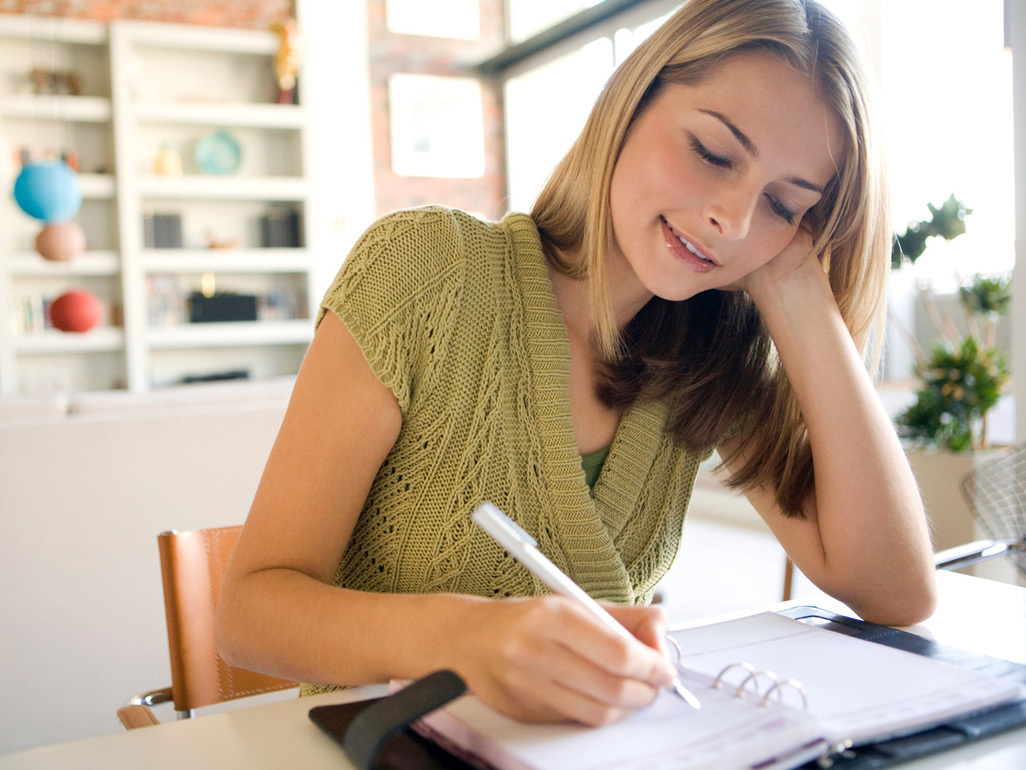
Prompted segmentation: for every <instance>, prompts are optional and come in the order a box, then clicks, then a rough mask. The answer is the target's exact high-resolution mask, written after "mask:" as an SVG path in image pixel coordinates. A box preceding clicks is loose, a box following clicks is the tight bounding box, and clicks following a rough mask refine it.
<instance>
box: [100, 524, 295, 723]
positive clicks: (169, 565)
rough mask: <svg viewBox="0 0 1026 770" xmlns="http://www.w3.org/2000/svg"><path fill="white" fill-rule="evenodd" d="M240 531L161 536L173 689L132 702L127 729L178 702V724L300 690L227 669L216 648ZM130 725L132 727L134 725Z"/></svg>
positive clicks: (123, 716) (221, 529)
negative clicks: (248, 700)
mask: <svg viewBox="0 0 1026 770" xmlns="http://www.w3.org/2000/svg"><path fill="white" fill-rule="evenodd" d="M241 531H242V527H241V526H235V527H218V528H212V529H197V530H189V531H183V532H178V531H169V532H162V533H160V534H159V535H158V536H157V545H158V548H159V551H160V572H161V579H162V581H163V586H164V613H165V618H166V621H167V638H168V652H169V656H170V662H171V686H170V687H163V688H161V689H159V690H149V691H147V692H143V693H139V694H138V695H134V696H133V697H131V698H130V699H129V700H128V702H127V703H126V706H125V708H124V709H122V711H126V712H127V713H125V714H122V713H121V712H119V714H118V716H119V718H121V721H122V723H123V724H124V725H125V726H126V727H136V726H142V725H145V724H154V723H156V719H155V718H153V716H152V712H150V714H149V716H146V714H145V712H144V711H142V710H146V711H148V709H149V707H150V706H154V705H157V704H159V703H167V702H173V703H174V708H175V713H176V714H177V716H178V718H179V719H188V718H191V717H192V716H194V714H195V710H196V709H197V708H202V707H203V706H209V705H213V704H215V703H223V702H225V701H230V700H235V699H236V698H242V697H246V696H250V695H257V694H260V693H269V692H275V691H277V690H285V689H290V688H293V687H296V686H297V683H296V682H291V681H288V680H286V679H279V678H277V677H272V676H268V675H266V674H258V673H256V672H253V671H248V670H246V669H243V668H239V667H237V666H231V665H229V664H228V663H226V662H225V661H224V660H223V659H222V658H221V655H220V654H219V653H218V651H217V646H216V644H215V643H214V609H215V607H216V605H217V599H218V596H219V595H220V592H221V581H222V579H223V577H224V573H225V571H226V570H227V568H228V561H229V559H230V558H231V554H232V551H234V550H235V543H236V541H237V540H238V537H239V533H240V532H241ZM130 723H131V724H130Z"/></svg>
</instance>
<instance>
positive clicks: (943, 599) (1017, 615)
mask: <svg viewBox="0 0 1026 770" xmlns="http://www.w3.org/2000/svg"><path fill="white" fill-rule="evenodd" d="M937 577H938V581H939V583H940V588H941V592H940V604H939V606H938V610H937V612H936V614H935V615H934V617H933V618H931V619H930V621H929V622H927V623H924V624H922V625H920V626H916V627H915V628H912V629H910V630H912V631H914V632H916V633H919V634H921V635H923V636H929V637H932V638H935V639H936V640H937V641H940V642H944V643H946V644H951V645H956V646H959V647H963V648H965V649H969V650H973V651H976V652H981V653H986V654H988V655H995V656H999V657H1003V658H1007V659H1009V660H1013V661H1016V662H1018V663H1023V664H1026V589H1024V588H1019V587H1017V586H1011V585H1008V584H1004V583H997V582H994V581H988V580H982V579H980V578H973V577H968V576H965V575H958V574H954V573H940V574H938V576H937ZM824 604H826V602H824ZM833 604H834V606H832V607H830V609H839V608H838V607H837V606H836V603H833ZM996 620H1000V623H996V622H995V621H996ZM385 690H386V688H385V686H383V685H382V686H374V687H361V688H358V689H357V690H353V691H349V692H342V693H328V694H325V695H318V696H314V697H311V698H303V699H297V700H289V701H283V702H279V703H272V704H269V705H263V706H255V707H253V708H244V709H240V710H237V711H232V712H228V713H223V714H210V715H206V716H202V717H199V718H197V719H192V720H187V721H182V722H169V723H167V724H164V725H161V726H159V727H148V728H142V729H138V730H133V731H130V732H126V733H124V734H115V735H105V736H102V737H98V738H90V739H87V740H82V741H72V742H69V743H62V744H57V745H55V746H44V747H41V748H36V749H30V750H29V751H25V752H22V753H19V754H10V755H7V756H0V770H15V769H17V770H30V769H31V770H57V768H61V769H62V770H63V769H64V768H76V769H77V770H93V769H94V768H95V770H119V769H120V768H139V767H145V768H155V769H162V768H167V770H172V769H173V770H180V768H194V769H195V770H226V769H228V768H240V770H262V768H267V769H268V770H270V769H271V768H275V769H277V768H287V767H302V768H305V770H315V769H316V768H331V770H338V769H339V768H348V767H351V765H349V763H348V762H347V761H346V759H345V756H344V755H343V754H342V750H341V749H340V748H339V746H338V745H337V744H336V743H335V742H334V741H332V740H331V739H330V738H328V737H327V736H326V735H324V734H323V733H322V732H321V731H320V730H319V729H318V728H317V727H316V726H315V725H314V724H313V723H312V722H311V721H310V720H309V718H308V717H307V712H308V711H309V710H310V708H311V707H313V706H318V705H324V704H328V703H339V702H342V701H346V700H357V699H359V698H369V697H376V696H378V695H381V694H384V692H385ZM902 767H904V768H915V770H938V769H939V768H947V769H948V770H954V769H956V768H957V770H1011V768H1019V769H1021V768H1024V767H1026V728H1021V729H1019V730H1015V731H1013V732H1010V733H1005V734H1004V735H1000V736H997V737H995V738H991V739H989V740H986V741H981V742H979V743H976V744H973V745H970V746H966V747H963V748H961V749H958V750H955V751H951V752H947V753H944V754H938V755H935V756H933V757H928V758H927V759H924V760H920V761H918V762H913V763H909V764H906V765H903V766H902Z"/></svg>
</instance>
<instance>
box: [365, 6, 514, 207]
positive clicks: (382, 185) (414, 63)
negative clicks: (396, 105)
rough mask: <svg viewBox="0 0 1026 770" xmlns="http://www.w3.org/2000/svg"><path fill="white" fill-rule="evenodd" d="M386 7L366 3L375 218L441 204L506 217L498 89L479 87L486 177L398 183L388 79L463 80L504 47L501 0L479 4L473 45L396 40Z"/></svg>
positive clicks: (429, 39)
mask: <svg viewBox="0 0 1026 770" xmlns="http://www.w3.org/2000/svg"><path fill="white" fill-rule="evenodd" d="M385 10H386V9H385V0H367V16H368V31H367V34H368V37H367V40H368V44H367V45H368V50H369V51H370V60H369V61H370V83H371V120H372V130H373V137H374V139H373V141H374V186H375V191H376V201H377V213H378V215H382V214H386V213H388V212H390V211H394V210H395V209H399V208H406V207H409V206H421V205H424V204H427V203H440V204H442V205H445V206H452V207H454V208H460V209H464V210H466V211H471V212H478V213H481V214H484V215H485V216H487V217H490V218H500V217H501V216H502V215H503V213H505V198H506V172H505V150H504V145H505V138H504V134H503V113H502V97H501V89H500V88H499V87H498V86H497V85H496V84H494V83H487V82H486V83H484V84H483V86H484V87H483V91H484V93H483V101H484V116H483V119H484V129H485V131H484V134H485V174H484V176H483V177H481V178H480V179H435V178H423V177H409V176H398V175H396V174H395V173H393V171H392V158H391V148H390V132H389V109H388V76H389V75H390V74H391V73H393V72H409V73H416V74H428V75H453V76H459V75H465V74H466V70H467V68H468V67H471V66H473V65H474V64H477V63H478V62H480V61H482V60H484V59H486V58H488V56H490V55H492V54H494V53H495V52H496V51H498V50H499V49H500V48H501V47H502V46H503V44H504V30H505V21H504V18H505V16H504V11H503V0H480V16H481V36H480V38H479V39H477V40H453V39H446V38H433V37H419V36H413V35H397V34H392V33H390V32H389V31H388V29H387V26H386V18H385Z"/></svg>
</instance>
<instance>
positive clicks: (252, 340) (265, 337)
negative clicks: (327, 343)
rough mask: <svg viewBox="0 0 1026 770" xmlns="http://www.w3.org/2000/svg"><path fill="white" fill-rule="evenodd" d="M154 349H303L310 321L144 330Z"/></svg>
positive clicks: (241, 322)
mask: <svg viewBox="0 0 1026 770" xmlns="http://www.w3.org/2000/svg"><path fill="white" fill-rule="evenodd" d="M146 333H147V338H148V341H149V345H150V347H151V348H153V349H161V350H170V349H175V348H204V347H207V348H216V347H234V346H236V345H299V344H302V345H305V344H307V343H309V342H310V340H311V339H312V338H313V321H312V320H309V319H306V318H303V319H299V320H295V321H238V322H234V323H209V324H182V325H180V326H168V327H164V328H150V329H148V330H147V332H146Z"/></svg>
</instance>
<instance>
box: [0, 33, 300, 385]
mask: <svg viewBox="0 0 1026 770" xmlns="http://www.w3.org/2000/svg"><path fill="white" fill-rule="evenodd" d="M277 48H278V38H277V37H276V36H275V35H274V34H272V33H270V32H263V31H253V30H227V29H213V28H203V27H195V26H189V25H175V24H162V23H155V22H142V21H115V22H112V23H111V24H110V25H105V24H100V23H92V22H87V21H77V20H67V19H63V20H61V19H56V20H55V19H48V18H38V17H31V16H25V15H11V14H0V185H2V186H3V188H4V189H5V190H8V191H9V190H11V189H12V187H13V183H14V179H15V178H16V176H17V172H18V162H17V150H18V148H19V147H22V146H26V145H27V144H28V143H30V142H31V141H33V140H34V139H35V138H36V137H47V136H52V137H54V141H57V142H59V143H60V144H62V145H67V146H65V147H64V149H69V148H70V149H73V150H75V151H76V153H77V154H78V155H79V157H80V158H81V170H80V174H79V184H80V188H81V190H82V196H83V205H82V208H81V210H80V211H79V213H78V215H77V216H76V217H75V220H76V222H78V223H79V224H80V226H82V228H83V230H84V231H85V233H86V237H87V242H88V243H87V250H86V252H85V253H83V254H81V255H79V256H77V257H76V258H75V259H73V260H71V261H69V262H66V263H55V262H48V261H46V260H44V259H43V258H42V257H40V256H39V255H38V254H36V253H35V251H34V236H35V233H37V232H38V231H39V229H40V228H41V227H42V224H41V223H39V222H36V221H35V220H32V219H31V218H29V217H28V216H26V215H25V214H24V213H23V212H21V211H20V209H18V208H17V206H16V205H15V204H14V203H13V202H12V201H10V200H3V201H0V306H2V307H4V309H5V317H4V318H3V319H2V323H0V393H8V394H10V393H31V392H41V391H47V390H68V391H76V390H98V389H109V388H128V389H130V390H136V391H139V390H148V389H150V388H153V387H160V386H163V385H166V384H171V383H173V382H175V381H176V380H177V379H179V378H186V377H191V378H196V377H204V376H217V375H219V374H221V373H222V372H221V371H219V367H221V364H220V363H219V362H220V361H223V362H224V365H223V368H224V369H225V370H233V371H237V370H248V371H250V373H251V376H253V377H267V376H276V375H281V374H291V373H294V371H295V367H296V365H297V361H299V360H301V358H302V352H303V351H304V350H305V347H306V345H307V344H308V343H309V340H310V338H311V335H312V331H313V322H312V318H313V316H314V311H315V307H316V305H315V299H316V297H315V293H316V291H315V286H314V283H313V282H314V273H315V265H314V262H313V259H312V257H311V251H310V234H309V230H310V228H309V224H308V222H309V219H310V211H309V209H310V199H311V197H312V196H311V184H310V181H309V179H310V173H309V168H308V164H309V158H310V154H311V153H310V149H309V124H310V113H309V109H308V107H307V105H305V104H277V103H275V102H276V86H275V83H274V78H273V67H272V60H273V56H274V54H275V52H276V51H277ZM33 57H35V58H33ZM34 61H37V62H38V63H37V64H36V66H47V65H49V66H51V67H57V68H67V69H74V70H75V71H76V73H77V74H79V76H80V80H81V82H82V84H83V88H82V92H81V93H80V94H78V95H64V94H57V95H54V94H36V93H34V92H33V90H32V88H31V87H30V86H31V84H30V83H29V81H28V71H29V70H30V69H31V67H32V66H33V62H34ZM55 63H57V64H55ZM58 64H59V67H58V66H57V65H58ZM213 131H226V132H229V133H230V134H231V135H232V136H233V137H234V138H235V140H236V141H237V142H238V143H239V145H240V146H241V147H242V162H241V164H240V166H239V168H238V169H237V171H235V172H234V173H224V174H213V173H204V171H203V169H201V168H199V167H198V164H197V162H196V161H195V160H194V158H193V149H194V146H195V144H196V142H197V141H199V140H200V139H201V138H202V137H204V136H205V135H207V134H209V133H211V132H213ZM165 147H170V148H172V149H173V150H174V151H175V152H177V153H178V155H179V157H180V158H181V160H182V165H183V173H182V174H181V175H176V176H164V175H159V174H157V173H155V165H154V159H155V157H156V155H157V153H158V151H160V150H161V149H164V148H165ZM3 197H4V198H6V199H10V197H11V196H10V195H9V194H8V195H6V196H3ZM283 209H284V210H285V211H289V212H294V215H295V216H296V217H297V220H298V230H299V233H298V234H299V243H298V244H297V245H296V246H294V247H292V246H288V247H285V246H278V247H268V246H267V245H265V243H264V242H263V241H262V238H261V233H260V218H261V217H262V216H266V215H267V214H269V213H271V212H274V211H279V210H283ZM153 214H158V215H159V214H164V215H168V214H170V215H177V216H178V217H179V218H180V222H181V245H180V247H176V248H166V247H165V248H155V247H154V246H155V244H148V243H147V242H146V240H145V237H144V235H145V233H144V226H143V222H144V218H145V217H148V216H151V215H153ZM163 245H165V246H166V244H163ZM214 279H216V287H217V289H216V290H217V291H218V292H219V293H221V292H228V293H240V294H253V295H255V296H258V298H259V299H260V300H261V301H260V302H258V303H257V304H258V307H260V308H262V310H261V315H259V316H258V318H257V320H250V321H233V322H221V323H189V322H188V312H187V306H186V305H185V303H186V302H187V301H188V297H189V295H190V294H192V293H193V292H196V291H199V290H201V287H202V286H205V285H207V281H210V280H214ZM75 286H84V287H85V288H87V289H89V290H90V291H93V293H95V294H97V296H99V297H100V298H101V300H102V301H103V302H104V304H105V306H106V307H107V308H108V309H109V310H108V313H107V318H106V320H105V322H104V323H102V324H101V325H100V326H98V327H97V328H95V329H93V330H91V331H89V332H86V333H81V334H66V333H62V332H59V331H56V330H54V329H50V328H40V327H39V324H38V319H39V315H40V311H39V309H38V308H36V309H34V310H33V312H32V313H27V312H22V308H23V306H25V305H26V304H28V305H36V304H40V303H41V302H43V301H45V299H46V298H47V297H49V298H52V297H54V296H56V295H58V294H60V293H61V292H63V291H65V290H67V289H68V288H72V287H75ZM154 287H159V290H160V295H159V296H155V295H154V294H153V291H154ZM272 296H273V297H274V298H275V303H269V302H266V301H263V300H265V299H266V298H267V297H272ZM176 297H177V299H176ZM283 298H285V299H283ZM176 301H177V302H180V303H182V307H181V308H179V309H178V310H177V311H175V312H162V310H161V309H162V308H164V307H165V306H166V305H167V303H169V302H171V303H173V302H176ZM268 307H270V308H271V310H270V311H268V313H267V315H266V317H265V314H264V310H265V309H266V308H268ZM283 308H284V309H283ZM172 310H174V308H172ZM283 313H285V314H286V315H288V317H282V314H283ZM43 315H44V316H45V313H43ZM27 316H30V317H31V320H32V324H31V328H30V327H29V326H28V325H26V323H25V317H27ZM293 316H294V317H293Z"/></svg>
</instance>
